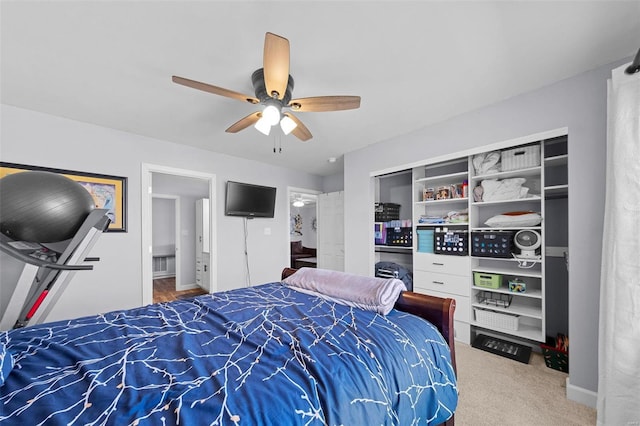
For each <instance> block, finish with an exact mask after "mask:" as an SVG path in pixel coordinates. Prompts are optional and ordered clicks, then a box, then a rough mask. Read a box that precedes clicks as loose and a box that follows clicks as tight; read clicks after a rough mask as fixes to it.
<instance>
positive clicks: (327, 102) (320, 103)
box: [288, 96, 360, 112]
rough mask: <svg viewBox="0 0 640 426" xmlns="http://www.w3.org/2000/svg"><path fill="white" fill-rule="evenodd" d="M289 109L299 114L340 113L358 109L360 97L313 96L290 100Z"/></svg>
mask: <svg viewBox="0 0 640 426" xmlns="http://www.w3.org/2000/svg"><path fill="white" fill-rule="evenodd" d="M288 106H289V107H291V109H292V110H294V111H300V112H322V111H342V110H345V109H356V108H360V96H315V97H311V98H299V99H292V100H291V102H289V105H288Z"/></svg>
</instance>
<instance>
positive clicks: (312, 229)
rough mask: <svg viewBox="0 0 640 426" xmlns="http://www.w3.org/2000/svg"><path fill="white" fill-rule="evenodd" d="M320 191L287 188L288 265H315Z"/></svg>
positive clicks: (294, 266) (297, 266)
mask: <svg viewBox="0 0 640 426" xmlns="http://www.w3.org/2000/svg"><path fill="white" fill-rule="evenodd" d="M319 194H320V191H315V190H312V189H304V188H293V187H289V188H288V197H289V204H288V206H289V220H290V222H289V241H290V247H289V255H290V266H291V267H292V268H299V267H302V266H306V267H315V265H316V263H317V248H318V195H319Z"/></svg>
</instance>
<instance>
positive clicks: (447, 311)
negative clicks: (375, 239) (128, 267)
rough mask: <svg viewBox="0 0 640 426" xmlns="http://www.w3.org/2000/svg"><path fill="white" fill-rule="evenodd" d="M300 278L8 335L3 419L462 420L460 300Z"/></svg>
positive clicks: (0, 351) (2, 335)
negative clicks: (323, 291) (352, 298)
mask: <svg viewBox="0 0 640 426" xmlns="http://www.w3.org/2000/svg"><path fill="white" fill-rule="evenodd" d="M307 269H309V270H313V271H315V269H311V268H307ZM301 271H304V269H303V270H301ZM296 274H297V275H296ZM300 276H302V272H300V273H298V272H296V271H295V270H293V269H289V268H286V269H284V270H283V273H282V281H279V282H273V283H267V284H263V285H259V286H254V287H249V288H242V289H237V290H232V291H226V292H220V293H215V294H212V295H205V296H198V297H194V298H189V299H183V300H176V301H174V302H169V303H161V304H154V305H148V306H144V307H140V308H136V309H130V310H122V311H115V312H110V313H107V314H103V315H97V316H90V317H83V318H78V319H73V320H69V321H58V322H52V323H45V324H40V325H35V326H31V327H25V328H20V329H16V330H11V331H5V332H0V357H1V358H0V370H1V372H2V375H1V379H2V381H0V383H1V384H0V423H2V424H7V425H13V424H15V425H24V424H29V425H62V424H64V425H67V424H78V425H80V424H82V425H85V424H92V425H102V424H105V425H178V424H180V425H201V424H202V425H285V424H286V425H289V424H291V425H294V424H301V425H303V424H304V425H324V424H331V425H333V424H345V425H349V424H352V425H356V424H357V425H360V424H389V425H391V424H393V425H409V424H429V425H431V424H441V423H444V422H445V421H446V423H447V424H453V412H454V411H455V408H456V405H457V398H458V390H457V386H456V377H455V350H454V344H453V328H452V326H453V311H454V309H455V303H454V301H453V300H452V299H440V298H435V297H429V296H425V295H420V294H416V293H412V292H402V293H401V294H400V295H399V297H396V300H395V309H392V310H391V311H390V312H388V313H387V314H386V315H383V314H381V313H378V312H374V311H371V310H367V309H360V308H358V307H354V306H349V305H346V304H343V303H338V302H335V301H332V300H330V299H331V298H325V297H319V296H318V295H315V294H312V293H310V292H304V291H301V290H300V289H298V288H295V286H292V285H291V284H288V283H287V280H291V279H292V278H297V277H300ZM396 281H397V280H396ZM395 296H397V295H395ZM395 296H394V297H395ZM418 317H422V318H424V319H427V320H428V321H429V322H427V321H425V320H424V319H422V318H418Z"/></svg>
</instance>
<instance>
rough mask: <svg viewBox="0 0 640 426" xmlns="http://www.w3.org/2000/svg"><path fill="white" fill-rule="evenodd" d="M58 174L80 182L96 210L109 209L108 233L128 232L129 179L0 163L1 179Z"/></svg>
mask: <svg viewBox="0 0 640 426" xmlns="http://www.w3.org/2000/svg"><path fill="white" fill-rule="evenodd" d="M34 170H37V171H43V172H52V173H58V174H61V175H63V176H66V177H68V178H69V179H72V180H74V181H76V182H78V183H79V184H80V185H82V187H83V188H84V189H86V190H87V191H88V192H89V194H91V197H92V198H93V200H94V202H95V205H96V208H100V209H107V210H108V211H109V212H108V216H109V218H110V219H111V223H110V224H109V228H108V229H107V232H127V178H126V177H121V176H110V175H103V174H98V173H89V172H78V171H74V170H62V169H52V168H49V167H40V166H30V165H26V164H15V163H5V162H1V161H0V179H1V178H3V177H5V176H7V175H10V174H13V173H21V172H27V171H34Z"/></svg>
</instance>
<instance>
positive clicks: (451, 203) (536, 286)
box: [412, 130, 569, 343]
mask: <svg viewBox="0 0 640 426" xmlns="http://www.w3.org/2000/svg"><path fill="white" fill-rule="evenodd" d="M540 136H542V137H540ZM567 140H568V136H567V134H566V131H564V130H563V131H556V132H547V133H546V134H543V135H538V137H535V138H534V137H532V138H531V139H530V140H527V138H520V139H519V140H518V141H517V143H514V144H508V143H505V144H501V146H499V147H498V148H495V146H493V145H492V150H498V151H505V150H512V149H515V148H518V150H520V149H523V150H526V152H528V153H531V152H532V150H534V149H535V150H537V151H538V152H537V153H538V154H539V158H540V161H539V163H538V164H535V163H536V162H534V164H533V165H527V164H525V166H524V167H521V168H519V169H517V170H509V171H499V172H496V173H487V174H482V175H476V174H475V168H474V162H473V156H474V155H476V154H475V153H474V154H473V155H467V156H461V157H460V158H457V159H453V160H450V161H446V162H438V163H429V162H425V164H424V165H420V166H416V167H413V189H412V191H413V194H412V197H413V217H412V220H413V231H414V238H413V241H414V247H413V271H414V281H413V283H414V291H416V292H420V293H425V294H431V295H435V296H441V297H452V298H454V299H455V300H456V313H455V318H454V319H455V322H454V327H455V332H456V339H458V340H461V341H463V342H466V343H470V342H471V341H472V340H473V337H474V335H475V333H490V334H491V333H492V334H497V335H500V336H506V337H511V338H516V339H518V340H519V339H526V340H527V341H533V342H544V341H545V340H546V336H547V335H549V334H552V335H553V334H554V333H555V332H556V331H563V332H564V333H566V332H567V331H568V320H567V319H566V318H567V315H566V309H567V304H568V301H567V297H568V296H567V290H566V282H567V281H568V273H567V272H566V271H564V272H562V267H563V266H565V269H566V265H563V264H562V262H563V261H566V259H557V258H556V260H554V259H550V257H549V256H548V255H547V248H548V247H547V246H548V245H547V240H549V239H553V240H557V241H553V242H552V245H554V246H559V247H554V248H556V249H557V250H552V251H554V252H558V251H559V252H563V253H564V255H565V257H566V250H568V248H567V247H566V246H567V245H568V242H567V241H568V238H567V235H566V226H565V227H563V226H562V223H563V221H564V222H566V220H567V219H566V218H567V217H568V212H567V209H568V203H567V199H568V193H569V186H568V180H567V176H568V175H567V165H568V151H567V148H568V143H567ZM532 147H534V148H532ZM487 152H489V150H488V151H487ZM534 158H535V155H534ZM511 178H524V179H525V183H524V184H523V186H524V187H527V188H529V190H528V193H527V196H526V197H525V198H514V199H507V200H500V201H474V192H473V189H474V188H475V187H476V186H478V185H481V183H482V181H484V180H487V179H495V180H500V181H502V180H504V179H511ZM464 181H467V182H468V187H467V195H468V196H467V197H463V196H462V195H463V194H461V193H460V192H461V191H460V190H459V188H460V185H461V184H462V182H464ZM452 185H453V186H454V187H455V188H457V190H453V187H452ZM446 187H449V188H452V190H450V191H449V193H450V194H451V197H452V198H446V199H424V194H425V189H428V190H429V191H428V192H433V193H437V191H438V189H439V188H446ZM431 190H432V191H431ZM464 210H467V214H468V222H454V223H421V221H420V219H421V218H422V217H430V218H431V219H430V220H433V217H438V216H441V217H445V216H447V214H448V213H449V212H451V211H458V212H463V211H464ZM514 211H532V212H538V213H540V215H541V216H542V218H543V219H542V222H541V223H540V224H539V225H536V226H528V227H522V226H514V227H499V228H496V227H491V226H488V225H486V224H485V222H486V221H487V220H488V219H489V218H491V217H493V216H496V215H499V214H504V213H507V212H514ZM547 211H550V212H552V216H549V218H553V220H547ZM444 229H447V230H449V231H456V232H458V233H464V232H467V233H468V237H469V254H468V255H467V256H459V255H458V256H456V255H442V254H433V253H423V252H420V251H418V248H419V241H418V232H417V231H418V230H431V231H442V230H444ZM523 229H527V230H532V231H535V232H537V233H538V234H540V236H541V243H542V244H541V248H540V249H539V253H540V256H539V258H528V259H526V261H525V260H523V259H516V258H515V257H486V256H474V255H472V253H471V246H472V241H471V236H472V235H473V234H474V233H492V232H503V231H511V233H512V234H515V233H516V232H517V231H519V230H523ZM513 251H514V252H516V253H519V251H517V250H516V249H515V246H514V249H513ZM549 264H552V266H553V267H552V268H551V269H550V270H548V269H549V268H548V266H549ZM475 272H479V273H484V274H499V275H501V276H502V285H501V286H500V287H499V288H496V289H488V288H484V287H480V286H476V285H475V284H474V279H473V276H474V273H475ZM515 278H518V279H520V280H521V281H523V282H524V283H525V284H526V290H525V291H524V292H522V293H517V292H512V291H510V290H509V287H508V282H509V280H513V279H515ZM550 281H554V282H553V285H552V286H551V288H549V287H548V283H549V282H550ZM563 286H564V289H563V288H562V287H563ZM487 291H490V292H492V294H493V295H495V297H496V298H507V299H510V304H509V305H508V306H505V307H501V306H497V305H493V304H489V305H488V304H485V303H482V301H481V300H482V297H481V296H486V294H487V293H486V292H487ZM550 307H551V308H550ZM476 309H483V310H484V311H483V314H484V315H482V316H483V317H484V316H485V315H486V314H487V312H488V313H489V315H497V316H500V315H508V316H509V317H508V318H511V319H512V318H514V317H513V316H517V328H515V329H514V328H513V327H510V326H507V327H506V328H505V327H501V326H500V325H503V324H502V323H501V322H500V321H497V322H495V323H493V322H484V321H483V320H482V319H481V320H480V321H479V320H478V319H477V318H476V315H475V310H476ZM550 316H554V318H553V321H552V322H553V325H552V326H551V327H550V326H549V318H550ZM496 324H499V325H496Z"/></svg>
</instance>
